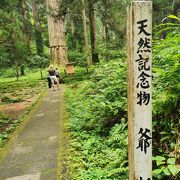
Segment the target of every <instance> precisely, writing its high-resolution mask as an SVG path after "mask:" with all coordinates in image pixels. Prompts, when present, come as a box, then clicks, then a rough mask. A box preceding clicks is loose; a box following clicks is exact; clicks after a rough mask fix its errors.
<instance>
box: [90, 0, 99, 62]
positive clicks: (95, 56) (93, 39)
mask: <svg viewBox="0 0 180 180" xmlns="http://www.w3.org/2000/svg"><path fill="white" fill-rule="evenodd" d="M89 21H90V35H91V51H92V62H93V63H97V62H99V59H98V53H97V38H96V24H95V15H94V0H89Z"/></svg>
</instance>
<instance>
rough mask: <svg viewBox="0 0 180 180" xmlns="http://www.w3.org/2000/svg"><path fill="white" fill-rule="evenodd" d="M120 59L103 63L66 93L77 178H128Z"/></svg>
mask: <svg viewBox="0 0 180 180" xmlns="http://www.w3.org/2000/svg"><path fill="white" fill-rule="evenodd" d="M123 64H124V63H123V62H122V60H121V59H119V61H117V62H113V61H110V62H108V63H106V64H100V65H99V66H98V67H96V69H95V70H94V72H93V73H92V75H91V76H90V79H91V80H89V81H87V80H86V81H83V82H82V83H81V84H76V85H71V86H70V87H71V88H69V90H68V91H67V92H66V101H67V108H68V112H69V118H70V124H69V129H70V131H71V132H72V140H71V151H72V156H71V162H72V164H73V165H72V169H73V177H74V178H75V179H107V180H108V179H109V180H110V179H119V177H121V178H122V180H124V179H127V171H128V169H127V124H126V121H127V120H125V119H124V118H123V117H125V114H126V111H127V106H126V101H127V99H126V80H125V79H126V72H125V70H124V69H125V66H124V65H123Z"/></svg>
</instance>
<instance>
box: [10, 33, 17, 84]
mask: <svg viewBox="0 0 180 180" xmlns="http://www.w3.org/2000/svg"><path fill="white" fill-rule="evenodd" d="M11 42H12V59H14V63H15V66H16V79H17V81H18V80H19V63H18V60H17V55H16V40H15V32H14V30H13V32H12V35H11Z"/></svg>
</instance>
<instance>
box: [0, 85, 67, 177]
mask: <svg viewBox="0 0 180 180" xmlns="http://www.w3.org/2000/svg"><path fill="white" fill-rule="evenodd" d="M63 92H64V87H63V86H61V89H60V90H58V91H52V90H49V91H48V93H47V94H46V95H45V97H43V100H42V102H41V104H40V105H39V106H38V108H37V110H36V111H35V112H34V114H33V115H32V117H31V118H30V120H28V122H27V124H26V125H25V127H24V129H23V130H22V131H21V133H20V134H19V136H18V137H17V138H16V139H15V140H14V142H13V143H12V145H11V146H10V148H9V149H8V152H7V153H6V155H5V157H3V159H0V180H55V179H57V170H58V151H59V134H60V133H59V130H60V124H61V123H60V121H61V120H63V115H62V114H60V109H61V107H60V106H63V103H61V102H62V101H63Z"/></svg>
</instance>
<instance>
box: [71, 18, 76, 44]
mask: <svg viewBox="0 0 180 180" xmlns="http://www.w3.org/2000/svg"><path fill="white" fill-rule="evenodd" d="M74 33H75V25H74V18H73V17H72V16H71V35H72V45H73V46H74Z"/></svg>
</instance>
